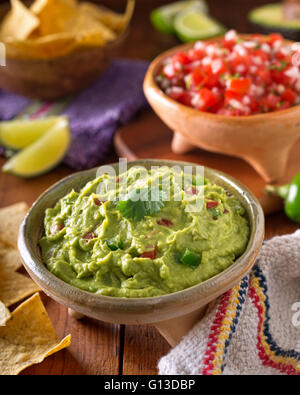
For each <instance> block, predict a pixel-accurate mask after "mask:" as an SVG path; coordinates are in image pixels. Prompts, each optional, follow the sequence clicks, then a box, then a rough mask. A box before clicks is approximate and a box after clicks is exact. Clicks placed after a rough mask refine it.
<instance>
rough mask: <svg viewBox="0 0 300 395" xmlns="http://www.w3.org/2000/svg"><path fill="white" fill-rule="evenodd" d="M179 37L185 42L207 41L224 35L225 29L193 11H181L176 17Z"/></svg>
mask: <svg viewBox="0 0 300 395" xmlns="http://www.w3.org/2000/svg"><path fill="white" fill-rule="evenodd" d="M174 28H175V31H176V34H177V36H178V37H179V38H180V39H181V40H182V41H185V42H189V41H196V40H205V39H209V38H213V37H216V36H219V35H222V34H223V33H224V32H225V28H224V27H223V26H222V25H221V24H220V23H218V22H217V21H215V20H214V19H212V18H210V17H209V16H207V15H205V14H203V13H201V12H198V11H193V10H186V11H181V12H180V13H178V14H177V15H176V16H175V19H174Z"/></svg>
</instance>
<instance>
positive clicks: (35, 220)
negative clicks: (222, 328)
mask: <svg viewBox="0 0 300 395" xmlns="http://www.w3.org/2000/svg"><path fill="white" fill-rule="evenodd" d="M111 169H112V171H110V170H111ZM102 170H103V169H102ZM102 170H101V171H100V172H99V169H92V170H88V171H85V172H80V173H75V174H73V175H71V176H69V177H67V178H66V179H63V180H62V181H60V182H59V183H57V184H55V185H54V186H53V187H51V188H50V189H49V190H48V191H46V192H45V193H44V194H43V195H42V196H41V197H40V198H39V199H38V200H37V201H36V203H35V204H34V205H33V207H32V208H31V210H30V212H29V214H28V215H27V217H26V218H25V220H24V223H23V224H22V226H21V229H20V237H19V249H20V253H21V255H22V258H23V260H24V264H25V267H26V268H27V270H28V272H29V274H30V275H31V276H32V277H33V279H34V280H35V281H36V282H37V283H38V284H39V285H40V287H41V288H42V289H43V290H45V292H46V293H47V294H48V295H50V296H51V297H53V298H54V299H56V300H57V301H58V302H60V303H63V304H65V305H67V306H68V307H70V308H73V309H75V310H77V311H80V312H81V313H83V314H86V315H89V316H92V317H95V318H99V319H101V320H104V321H109V322H119V323H131V324H132V323H133V324H134V323H151V322H158V321H162V320H165V319H170V318H173V317H175V316H178V315H180V313H182V311H183V310H184V312H185V313H188V312H189V311H193V310H195V309H196V308H197V307H199V306H200V305H202V306H203V305H205V304H207V303H208V302H210V301H211V300H212V299H213V298H216V297H217V296H219V295H220V294H222V293H223V292H225V291H226V290H228V289H229V288H230V287H232V286H233V285H234V284H236V283H237V281H238V280H239V279H241V278H242V277H243V276H244V275H245V274H246V273H247V272H248V271H249V270H250V268H251V267H252V265H253V264H254V261H255V257H256V255H257V254H258V251H259V249H260V247H261V244H262V240H263V233H264V225H263V224H264V219H263V213H262V210H261V207H260V205H259V203H258V201H257V200H256V198H255V197H254V196H253V195H252V194H251V193H250V192H249V191H248V190H247V189H246V188H245V187H244V186H242V185H241V184H240V183H238V182H237V181H235V180H233V179H232V178H231V177H229V176H226V175H225V174H223V173H221V172H218V171H216V170H212V169H208V168H202V167H200V166H196V165H194V164H190V163H183V162H172V161H163V160H157V161H154V160H143V161H136V162H130V163H129V164H128V168H127V169H126V171H124V172H120V171H119V169H118V164H113V165H112V166H111V168H110V169H108V171H106V168H105V169H104V170H103V171H102ZM182 309H183V310H182Z"/></svg>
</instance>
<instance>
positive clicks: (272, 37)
mask: <svg viewBox="0 0 300 395" xmlns="http://www.w3.org/2000/svg"><path fill="white" fill-rule="evenodd" d="M268 41H269V42H270V43H271V44H274V43H275V42H276V41H283V37H282V35H281V34H279V33H271V34H270V35H269V39H268Z"/></svg>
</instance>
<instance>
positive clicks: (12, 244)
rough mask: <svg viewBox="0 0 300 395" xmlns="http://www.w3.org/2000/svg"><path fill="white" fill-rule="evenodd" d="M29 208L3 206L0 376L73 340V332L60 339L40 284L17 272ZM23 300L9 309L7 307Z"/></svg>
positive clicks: (0, 229)
mask: <svg viewBox="0 0 300 395" xmlns="http://www.w3.org/2000/svg"><path fill="white" fill-rule="evenodd" d="M27 211H28V207H27V205H26V204H25V203H18V204H14V205H12V206H9V207H6V208H3V209H0V375H16V374H18V373H20V372H21V371H22V370H24V369H25V368H27V367H28V366H31V365H33V364H36V363H39V362H42V361H43V360H44V359H45V358H46V357H47V356H49V355H51V354H53V353H55V352H57V351H59V350H61V349H63V348H65V347H68V346H69V345H70V340H71V336H70V335H69V336H67V337H66V338H65V339H63V340H62V341H60V340H59V338H58V336H57V334H56V332H55V330H54V328H53V326H52V323H51V321H50V319H49V317H48V314H47V312H46V310H45V308H44V306H43V303H42V301H41V299H40V296H39V293H38V291H39V287H38V286H37V285H36V284H35V283H34V282H33V281H32V280H31V279H30V278H29V277H28V276H26V275H23V274H21V273H19V272H18V271H17V270H18V269H20V268H21V267H22V261H21V258H20V256H19V253H18V250H17V237H18V230H19V226H20V224H21V222H22V220H23V218H24V216H25V214H26V212H27ZM30 295H33V296H31V297H30V298H29V299H27V300H25V301H23V300H24V299H25V298H27V297H28V296H30ZM21 301H23V303H21V304H19V305H18V307H16V308H15V309H14V310H13V311H12V312H10V310H9V309H8V308H9V307H11V306H12V305H15V304H16V303H18V302H21Z"/></svg>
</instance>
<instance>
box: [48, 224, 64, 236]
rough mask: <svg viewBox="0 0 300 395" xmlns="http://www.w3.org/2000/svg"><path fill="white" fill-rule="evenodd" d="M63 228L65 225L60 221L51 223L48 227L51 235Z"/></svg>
mask: <svg viewBox="0 0 300 395" xmlns="http://www.w3.org/2000/svg"><path fill="white" fill-rule="evenodd" d="M64 228H65V225H64V224H63V223H61V222H59V223H56V224H53V225H52V226H51V227H50V233H51V234H52V235H55V233H57V232H60V231H61V230H63V229H64Z"/></svg>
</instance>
